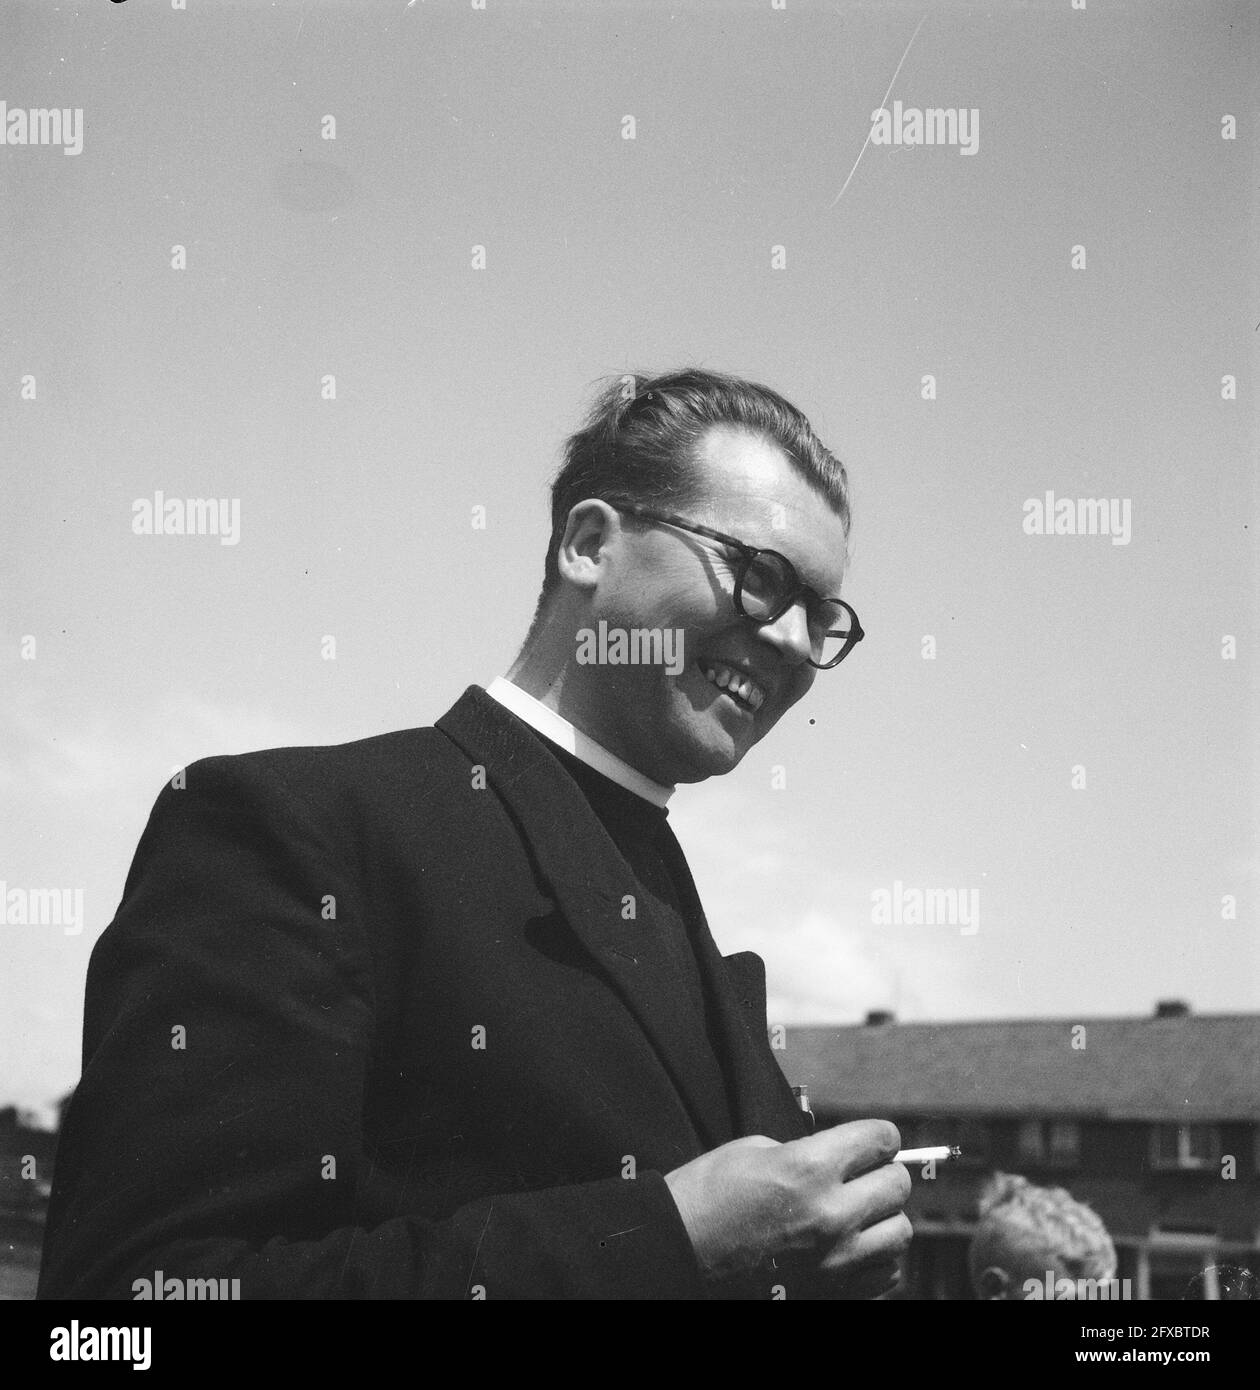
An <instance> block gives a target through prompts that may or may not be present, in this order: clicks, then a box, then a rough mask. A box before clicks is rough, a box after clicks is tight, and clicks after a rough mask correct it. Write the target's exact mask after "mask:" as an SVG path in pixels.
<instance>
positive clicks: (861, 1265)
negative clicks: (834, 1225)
mask: <svg viewBox="0 0 1260 1390" xmlns="http://www.w3.org/2000/svg"><path fill="white" fill-rule="evenodd" d="M913 1235H914V1227H913V1226H911V1224H910V1220H909V1218H908V1217H907V1216H906V1214H905V1212H902V1211H899V1212H897V1213H896V1214H895V1215H893V1216H889V1217H887V1218H885V1219H884V1220H883V1221H878V1222H876V1223H875V1224H873V1225H871V1226H868V1227H866V1229H865V1230H861V1231H858V1232H856V1233H852V1232H850V1233H849V1234H846V1235H842V1236H841V1237H840V1239H839V1240H837V1241H836V1242H835V1243H834V1244H833V1245H832V1247H831V1248H830V1249H829V1250H828V1251H827V1252H826V1253H825V1254H824V1255H823V1257H822V1259H821V1260H820V1261H819V1267H820V1268H821V1269H825V1270H829V1271H833V1272H835V1273H837V1274H844V1273H846V1272H848V1273H850V1274H854V1275H856V1274H857V1273H859V1272H860V1271H864V1270H865V1269H866V1268H867V1266H873V1267H878V1266H887V1265H888V1264H889V1262H890V1261H891V1262H894V1263H895V1262H896V1261H898V1260H900V1258H901V1256H902V1255H904V1254H905V1252H906V1251H907V1250H908V1249H909V1248H910V1241H911V1239H912V1237H913Z"/></svg>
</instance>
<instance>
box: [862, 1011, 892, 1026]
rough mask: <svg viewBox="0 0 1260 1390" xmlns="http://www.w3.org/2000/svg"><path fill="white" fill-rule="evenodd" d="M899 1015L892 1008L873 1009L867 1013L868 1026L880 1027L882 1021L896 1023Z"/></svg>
mask: <svg viewBox="0 0 1260 1390" xmlns="http://www.w3.org/2000/svg"><path fill="white" fill-rule="evenodd" d="M896 1021H897V1015H896V1014H895V1013H893V1012H892V1010H891V1009H872V1010H871V1011H870V1013H868V1014H867V1015H866V1026H867V1027H868V1028H878V1027H879V1025H880V1024H881V1023H896Z"/></svg>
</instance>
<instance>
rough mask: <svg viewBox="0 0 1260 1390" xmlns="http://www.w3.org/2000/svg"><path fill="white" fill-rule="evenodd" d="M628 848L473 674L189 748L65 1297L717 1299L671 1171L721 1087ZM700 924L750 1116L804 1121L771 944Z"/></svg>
mask: <svg viewBox="0 0 1260 1390" xmlns="http://www.w3.org/2000/svg"><path fill="white" fill-rule="evenodd" d="M482 770H484V771H482ZM628 877H629V870H628V868H627V866H626V863H625V861H624V860H623V859H622V858H621V856H620V854H619V853H618V852H617V850H616V849H615V847H614V846H613V843H612V841H611V840H610V839H609V837H608V835H607V834H606V832H605V831H604V828H603V826H602V825H601V824H600V822H599V820H598V819H597V817H596V816H595V815H594V813H593V812H592V810H591V808H590V806H589V804H588V803H587V801H586V800H585V798H584V797H583V795H582V793H581V791H580V790H579V789H578V787H577V785H576V784H575V783H574V781H573V780H572V778H571V777H570V776H569V774H568V773H567V772H566V771H565V770H564V768H563V767H562V765H561V763H560V762H559V761H558V760H557V759H556V758H555V757H553V756H552V755H551V754H550V753H549V752H548V751H547V748H546V746H545V745H544V744H543V743H542V741H540V740H539V739H538V738H537V737H536V736H535V735H534V734H533V733H532V731H531V730H529V729H528V728H527V727H526V726H525V725H523V724H522V723H521V722H520V721H519V720H518V719H517V718H516V717H515V716H514V715H512V714H510V713H508V711H506V710H504V709H503V708H502V707H501V706H500V705H499V704H498V703H497V702H495V701H494V700H492V699H490V697H489V696H488V695H486V693H485V692H484V691H483V690H481V689H479V688H478V687H476V686H472V687H470V688H469V689H468V690H467V691H466V692H465V693H464V695H463V696H462V697H461V698H460V699H459V700H458V701H457V702H456V704H455V705H454V706H453V708H452V709H451V710H450V711H448V713H447V714H446V715H444V716H443V717H442V718H441V719H440V720H439V721H438V723H437V726H436V727H435V728H422V729H410V730H405V731H402V732H398V733H392V734H385V735H382V736H379V737H376V738H369V739H364V740H361V741H359V742H356V743H349V744H342V745H338V746H335V747H319V748H288V749H277V750H271V751H267V752H262V753H250V754H246V755H243V756H240V757H223V758H209V759H206V760H204V761H201V762H197V763H194V764H192V765H191V766H190V767H189V768H188V769H187V772H186V786H185V787H183V788H182V789H178V790H176V789H172V788H171V787H166V788H164V789H163V791H162V794H161V795H160V796H159V798H158V800H157V803H156V805H155V807H154V810H153V813H152V815H151V817H150V820H149V824H148V826H147V828H146V830H145V832H144V835H143V837H142V839H141V841H140V845H139V848H138V849H137V852H136V857H135V861H134V863H133V865H132V868H131V872H130V874H129V876H128V879H127V884H126V888H125V890H124V894H123V900H122V903H121V905H120V907H119V910H118V914H117V917H116V918H115V920H114V922H113V923H112V925H111V926H110V927H109V928H108V929H107V930H106V931H105V932H104V933H103V935H102V936H101V938H100V940H99V941H98V942H97V944H96V947H95V949H94V951H93V953H92V961H91V966H90V969H89V974H88V985H87V999H86V1006H85V1020H84V1041H83V1076H82V1080H81V1082H80V1084H79V1087H78V1089H77V1092H76V1094H75V1096H74V1099H73V1100H72V1102H71V1104H70V1107H69V1109H68V1111H67V1115H66V1120H65V1124H64V1127H63V1131H62V1135H61V1139H60V1144H59V1151H58V1158H57V1166H56V1175H55V1180H54V1190H53V1198H52V1206H51V1211H50V1216H49V1222H48V1228H47V1236H46V1241H45V1251H44V1263H43V1269H42V1273H41V1279H40V1296H41V1297H44V1298H58V1297H80V1298H83V1297H86V1298H131V1297H132V1296H133V1294H132V1281H133V1280H136V1279H141V1278H150V1279H151V1278H152V1277H153V1275H154V1273H155V1271H157V1270H161V1271H163V1273H164V1276H166V1277H170V1276H171V1275H176V1276H179V1277H183V1278H216V1279H218V1278H239V1279H240V1280H241V1295H242V1297H244V1298H247V1299H248V1298H266V1297H272V1298H469V1297H476V1296H484V1297H487V1298H556V1299H560V1298H603V1299H633V1298H699V1297H703V1296H704V1290H703V1288H702V1285H701V1282H700V1278H699V1271H698V1268H697V1265H696V1261H695V1257H694V1255H693V1253H692V1250H691V1245H690V1242H689V1241H688V1238H687V1235H686V1231H685V1229H684V1227H683V1225H682V1221H681V1219H680V1217H679V1215H678V1212H677V1209H676V1207H675V1205H674V1202H673V1199H672V1198H671V1196H670V1194H669V1189H668V1187H667V1186H666V1184H665V1182H664V1179H663V1176H662V1175H663V1174H664V1173H665V1172H668V1171H669V1170H670V1169H672V1168H675V1167H677V1166H678V1165H679V1164H682V1163H684V1162H686V1161H687V1160H689V1159H691V1158H694V1157H695V1156H696V1155H697V1154H699V1153H700V1152H702V1151H703V1150H704V1148H705V1147H706V1144H705V1143H704V1142H703V1139H702V1132H703V1131H702V1127H701V1126H700V1125H699V1123H698V1119H697V1117H698V1116H699V1115H700V1114H702V1112H703V1105H702V1103H701V1100H702V1098H701V1097H699V1096H698V1095H697V1092H696V1089H695V1086H696V1081H695V1077H694V1076H693V1073H692V1068H691V1066H690V1065H689V1062H690V1056H689V1049H688V1048H687V1047H686V1046H685V1045H684V1042H683V1039H684V1037H685V1036H690V1035H689V1034H686V1033H685V1032H684V1030H680V1028H679V1026H678V1020H677V1011H676V1010H674V1009H671V1008H670V1000H671V994H670V990H669V984H670V982H669V980H668V978H667V977H666V975H665V973H664V972H665V962H664V960H663V959H657V958H656V956H655V953H654V952H653V951H652V950H651V949H650V946H645V942H647V941H648V939H649V938H650V933H649V932H645V930H644V925H645V924H644V920H643V915H642V911H640V913H639V916H638V918H637V920H625V919H624V918H623V915H622V900H623V895H624V894H625V892H626V886H627V881H628ZM645 906H646V905H645ZM697 950H698V956H699V964H700V969H701V973H702V976H703V977H704V978H705V980H706V982H707V985H708V987H709V988H710V989H711V990H712V997H713V999H714V1007H715V1019H716V1031H717V1035H718V1039H719V1043H720V1045H721V1046H722V1048H723V1049H724V1057H723V1062H724V1064H725V1066H726V1067H727V1069H728V1074H729V1075H730V1076H731V1078H732V1080H733V1083H734V1091H735V1109H736V1115H735V1121H736V1126H737V1133H738V1134H741V1135H743V1134H766V1135H769V1136H770V1137H771V1138H775V1139H780V1140H788V1139H793V1138H798V1137H800V1136H801V1135H802V1134H804V1133H805V1132H806V1129H805V1120H804V1118H803V1117H802V1115H801V1114H800V1112H799V1110H798V1109H797V1108H796V1106H795V1104H794V1101H793V1097H792V1094H791V1091H790V1088H789V1087H788V1085H787V1083H786V1081H785V1079H784V1077H783V1075H782V1073H781V1072H780V1071H779V1068H778V1066H777V1065H776V1063H775V1060H774V1057H773V1055H772V1053H771V1051H770V1049H769V1047H768V1045H767V1042H766V1031H765V1029H766V1019H765V975H764V968H763V965H762V962H761V960H760V958H759V957H757V956H755V955H753V954H752V953H750V952H744V953H741V954H739V955H735V956H729V957H726V958H725V959H723V958H722V957H721V956H720V955H719V954H718V951H717V949H716V947H715V945H714V943H713V940H712V938H711V936H710V935H709V934H708V931H707V928H706V929H705V930H704V931H703V932H702V933H701V934H700V939H699V942H698V947H697ZM770 1290H771V1286H770V1284H769V1282H768V1280H767V1281H766V1283H765V1288H764V1289H760V1288H757V1289H754V1290H748V1289H745V1290H743V1291H741V1292H742V1293H743V1295H744V1296H760V1297H766V1298H769V1297H770V1296H771V1291H770Z"/></svg>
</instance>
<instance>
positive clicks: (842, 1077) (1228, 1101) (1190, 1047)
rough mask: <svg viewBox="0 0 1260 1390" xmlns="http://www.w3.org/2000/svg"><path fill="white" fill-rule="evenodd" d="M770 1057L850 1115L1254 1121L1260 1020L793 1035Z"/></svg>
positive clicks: (1038, 1023) (862, 1027)
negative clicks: (1080, 1030) (1077, 1042)
mask: <svg viewBox="0 0 1260 1390" xmlns="http://www.w3.org/2000/svg"><path fill="white" fill-rule="evenodd" d="M1081 1026H1083V1027H1084V1030H1085V1031H1084V1033H1083V1034H1079V1033H1078V1034H1075V1036H1076V1037H1077V1038H1078V1039H1083V1041H1084V1047H1079V1046H1078V1047H1077V1048H1073V1046H1072V1040H1073V1036H1074V1034H1073V1029H1075V1028H1078V1027H1081ZM775 1055H776V1056H777V1057H778V1058H779V1061H780V1064H781V1065H782V1067H783V1070H784V1072H785V1073H786V1074H787V1077H788V1080H789V1081H792V1082H794V1083H801V1082H803V1083H804V1084H806V1085H807V1086H808V1087H809V1094H810V1100H811V1103H812V1104H813V1107H814V1109H815V1110H817V1109H819V1107H825V1108H827V1109H829V1110H833V1111H840V1112H841V1113H844V1114H849V1115H855V1114H856V1115H867V1114H869V1115H885V1114H893V1113H904V1114H914V1113H920V1114H924V1115H944V1114H956V1115H960V1116H963V1115H980V1114H1003V1115H1012V1116H1013V1115H1030V1114H1043V1115H1044V1114H1053V1115H1064V1116H1068V1115H1075V1116H1081V1117H1084V1116H1097V1117H1103V1118H1108V1119H1114V1120H1165V1121H1169V1120H1186V1121H1188V1120H1203V1121H1209V1120H1225V1121H1228V1120H1249V1121H1260V1014H1218V1015H1206V1014H1205V1015H1193V1014H1191V1015H1189V1016H1185V1017H1174V1018H1095V1019H1088V1018H1074V1019H1026V1020H1015V1021H1007V1022H984V1023H879V1024H873V1025H867V1024H859V1025H856V1026H850V1027H805V1028H789V1029H788V1030H787V1047H786V1049H785V1050H784V1051H781V1052H777V1053H776V1054H775Z"/></svg>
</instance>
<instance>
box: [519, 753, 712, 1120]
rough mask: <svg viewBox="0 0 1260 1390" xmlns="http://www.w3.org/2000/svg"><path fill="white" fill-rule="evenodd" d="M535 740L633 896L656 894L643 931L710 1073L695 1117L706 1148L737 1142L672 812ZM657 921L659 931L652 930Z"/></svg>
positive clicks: (700, 918)
mask: <svg viewBox="0 0 1260 1390" xmlns="http://www.w3.org/2000/svg"><path fill="white" fill-rule="evenodd" d="M526 727H527V728H529V729H530V732H531V733H532V734H533V735H534V737H535V738H537V739H539V740H540V741H541V742H542V743H543V744H544V746H545V747H546V748H547V750H548V751H549V752H550V753H551V754H552V755H553V756H554V757H555V758H557V759H558V760H559V761H560V763H561V764H563V766H564V767H565V769H566V770H567V771H568V773H569V775H570V776H571V777H572V778H573V780H574V781H575V782H576V783H577V784H578V786H579V787H580V788H581V790H582V792H583V794H584V795H585V797H586V799H587V801H588V802H589V803H590V806H591V809H592V810H593V811H594V812H595V814H596V816H598V818H599V820H600V823H601V824H602V825H603V827H604V829H605V830H606V831H607V832H608V836H609V838H610V839H611V840H612V842H613V843H614V844H615V845H616V846H617V849H618V851H619V852H620V854H621V856H622V858H623V859H624V860H625V861H626V863H627V865H629V867H630V871H631V873H632V874H633V875H634V880H635V881H634V883H632V884H627V886H626V893H627V894H632V895H633V896H634V897H635V900H636V902H637V901H638V899H639V897H640V896H641V895H643V894H647V895H650V897H651V900H652V903H651V906H652V911H651V912H650V913H649V914H647V915H645V916H643V917H642V918H641V920H642V921H643V929H644V931H648V930H659V931H660V932H661V938H660V939H659V940H658V941H656V942H654V943H653V944H654V946H655V947H656V948H657V949H658V950H663V951H664V952H665V953H666V955H667V957H668V958H669V959H670V961H671V962H672V965H673V968H672V970H671V972H670V973H671V976H672V978H673V981H674V983H675V986H676V991H677V1001H676V1002H677V1007H678V1009H679V1010H680V1016H682V1017H685V1018H687V1019H690V1020H692V1021H693V1022H694V1031H695V1038H694V1049H693V1056H694V1058H695V1061H696V1062H697V1064H698V1065H699V1066H700V1067H701V1068H702V1069H703V1071H704V1072H705V1073H706V1085H705V1095H706V1112H705V1114H704V1115H698V1116H696V1117H695V1118H696V1120H697V1122H698V1123H699V1125H700V1128H701V1130H702V1132H703V1133H704V1136H705V1139H706V1141H707V1142H708V1143H709V1144H710V1145H711V1146H713V1147H716V1146H717V1145H719V1144H725V1143H727V1142H729V1141H730V1140H731V1139H734V1138H735V1125H734V1121H733V1118H732V1104H731V1096H730V1078H729V1075H728V1073H727V1070H726V1068H725V1066H724V1063H723V1059H722V1057H721V1049H720V1047H719V1045H718V1043H717V1038H718V1036H719V1035H718V1033H717V1030H716V1028H715V1026H714V1016H713V1006H712V1004H711V1002H710V999H709V993H708V990H707V989H706V987H705V983H704V977H703V976H702V974H701V971H700V967H699V965H698V963H697V960H696V951H695V945H694V938H695V935H696V934H697V933H699V932H707V931H708V927H707V925H706V923H705V920H704V913H703V910H702V908H701V906H700V898H699V895H698V894H697V893H696V887H695V883H694V882H693V880H692V877H691V870H690V869H689V868H688V867H687V860H686V858H685V857H684V855H683V852H682V847H681V846H680V845H679V843H678V840H677V839H676V838H675V836H674V832H673V831H672V830H671V829H670V827H669V811H668V810H667V808H666V807H664V806H655V805H653V804H652V802H650V801H648V800H647V799H646V798H645V797H642V796H639V795H638V794H637V793H635V792H632V791H629V790H627V788H625V787H622V786H619V785H618V784H617V783H616V782H614V781H613V780H612V779H611V778H609V777H605V776H604V774H603V773H602V772H597V771H596V770H595V769H594V768H593V767H591V766H590V765H589V764H587V763H584V762H583V761H582V759H581V758H578V757H575V756H574V755H573V754H572V753H569V752H567V751H566V750H565V749H563V748H561V747H560V746H559V745H558V744H556V743H553V742H552V740H551V739H549V738H547V737H546V736H545V735H544V734H541V733H539V731H538V730H537V729H535V728H533V727H532V726H529V725H527V726H526ZM653 919H655V921H656V922H658V923H659V924H660V925H659V927H658V928H650V927H649V925H648V924H649V922H650V921H652V920H653Z"/></svg>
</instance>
